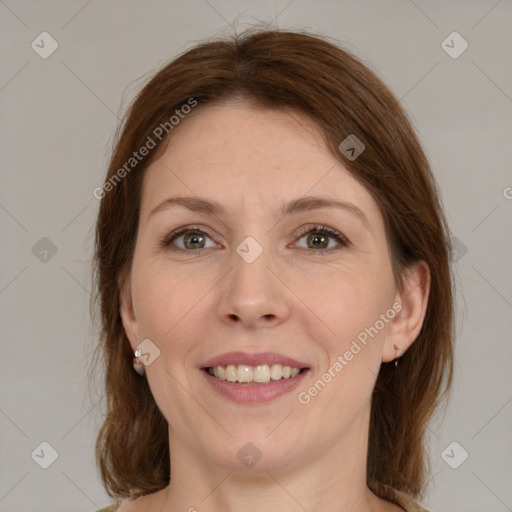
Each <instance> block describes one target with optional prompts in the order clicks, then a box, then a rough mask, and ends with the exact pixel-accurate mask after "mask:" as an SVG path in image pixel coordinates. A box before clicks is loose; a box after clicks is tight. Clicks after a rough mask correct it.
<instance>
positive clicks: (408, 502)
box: [96, 489, 428, 512]
mask: <svg viewBox="0 0 512 512" xmlns="http://www.w3.org/2000/svg"><path fill="white" fill-rule="evenodd" d="M392 492H393V494H394V499H393V501H394V503H395V505H398V506H399V507H402V508H403V509H404V510H405V512H428V510H427V509H426V508H424V507H422V506H421V505H420V504H419V503H418V502H416V501H414V500H413V499H412V498H411V497H410V496H408V495H407V494H405V493H403V492H399V491H395V490H394V489H392ZM118 506H119V505H116V504H114V505H109V506H108V507H105V508H102V509H100V510H97V511H96V512H115V511H116V510H117V508H118Z"/></svg>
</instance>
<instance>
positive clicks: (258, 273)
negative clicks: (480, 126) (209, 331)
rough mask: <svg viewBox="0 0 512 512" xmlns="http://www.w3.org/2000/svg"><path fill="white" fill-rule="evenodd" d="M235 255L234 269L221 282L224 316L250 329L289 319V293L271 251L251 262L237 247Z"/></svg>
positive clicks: (222, 313) (225, 318) (220, 303)
mask: <svg viewBox="0 0 512 512" xmlns="http://www.w3.org/2000/svg"><path fill="white" fill-rule="evenodd" d="M231 259H232V269H231V271H230V272H229V273H228V275H227V276H226V278H225V279H224V280H223V284H222V285H221V286H222V287H221V299H220V301H219V306H218V314H219V318H220V320H221V321H222V322H224V323H228V324H229V325H231V326H233V325H236V324H238V325H239V326H240V327H243V328H246V329H256V328H258V327H271V326H277V325H279V324H281V323H282V322H284V321H286V319H287V318H288V317H289V314H290V312H289V305H288V303H287V301H286V299H287V298H289V297H287V296H286V287H285V286H284V285H283V283H282V282H281V280H280V279H278V278H277V276H276V274H277V272H276V270H275V269H273V268H272V266H273V265H272V262H271V258H269V257H268V255H267V251H263V253H262V254H261V255H260V256H259V257H258V258H257V259H256V260H255V261H252V262H251V263H248V262H247V261H245V260H244V259H243V258H242V257H241V256H240V255H239V254H238V253H237V252H235V251H233V255H232V258H231Z"/></svg>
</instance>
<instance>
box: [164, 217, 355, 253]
mask: <svg viewBox="0 0 512 512" xmlns="http://www.w3.org/2000/svg"><path fill="white" fill-rule="evenodd" d="M194 232H199V233H202V234H203V235H206V236H207V237H208V238H210V240H212V241H213V242H214V243H215V244H217V245H218V242H216V241H215V239H214V238H213V237H212V236H211V235H210V234H209V233H208V232H207V230H206V229H205V228H203V227H201V226H198V225H191V226H183V227H180V228H177V229H175V230H173V231H172V232H171V233H169V234H167V235H165V236H164V237H163V238H162V239H161V241H160V246H161V247H162V248H164V249H165V248H168V247H169V246H171V245H172V244H173V241H174V240H175V239H176V238H180V237H182V236H184V235H186V234H189V233H194ZM310 233H323V234H325V235H326V236H328V237H330V238H333V239H335V240H336V241H337V243H338V246H339V247H334V248H330V249H318V250H311V249H306V250H308V251H309V252H317V253H329V252H332V251H334V250H337V249H339V248H340V247H341V248H343V247H348V246H350V245H351V242H350V240H349V239H348V238H347V237H346V236H345V235H344V234H343V233H341V232H340V231H338V230H337V229H334V228H331V227H329V226H326V225H323V224H316V223H313V224H308V225H306V226H303V227H302V228H300V231H299V233H298V234H297V235H295V236H296V239H295V241H294V242H293V243H295V242H297V240H300V239H301V238H303V237H304V236H306V235H308V234H310ZM173 250H175V251H180V252H198V253H199V252H202V251H201V249H195V250H194V249H191V250H189V249H182V248H181V247H176V246H173Z"/></svg>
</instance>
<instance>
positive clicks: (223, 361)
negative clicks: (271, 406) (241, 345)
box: [202, 352, 308, 369]
mask: <svg viewBox="0 0 512 512" xmlns="http://www.w3.org/2000/svg"><path fill="white" fill-rule="evenodd" d="M228 364H233V365H238V364H247V365H249V366H257V365H262V364H269V365H271V364H280V365H283V366H292V367H293V368H299V369H302V368H307V367H308V365H307V364H306V363H302V362H300V361H297V360H296V359H293V358H292V357H288V356H285V355H283V354H279V353H277V352H259V353H251V354H250V353H247V352H227V353H225V354H221V355H219V356H216V357H213V358H212V359H209V360H208V361H206V363H204V364H203V365H202V368H212V367H215V366H226V365H228Z"/></svg>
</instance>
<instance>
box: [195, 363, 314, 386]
mask: <svg viewBox="0 0 512 512" xmlns="http://www.w3.org/2000/svg"><path fill="white" fill-rule="evenodd" d="M204 370H205V371H206V372H207V373H208V374H209V375H211V376H212V377H216V378H217V379H219V380H223V381H228V382H232V383H234V384H235V383H236V384H268V383H269V382H272V381H278V380H289V379H293V378H295V377H297V375H299V374H301V373H303V372H304V371H306V370H307V368H295V367H293V366H284V365H281V364H272V365H268V364H262V365H257V366H251V365H245V364H238V365H234V364H228V365H219V366H212V367H208V368H204Z"/></svg>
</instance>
